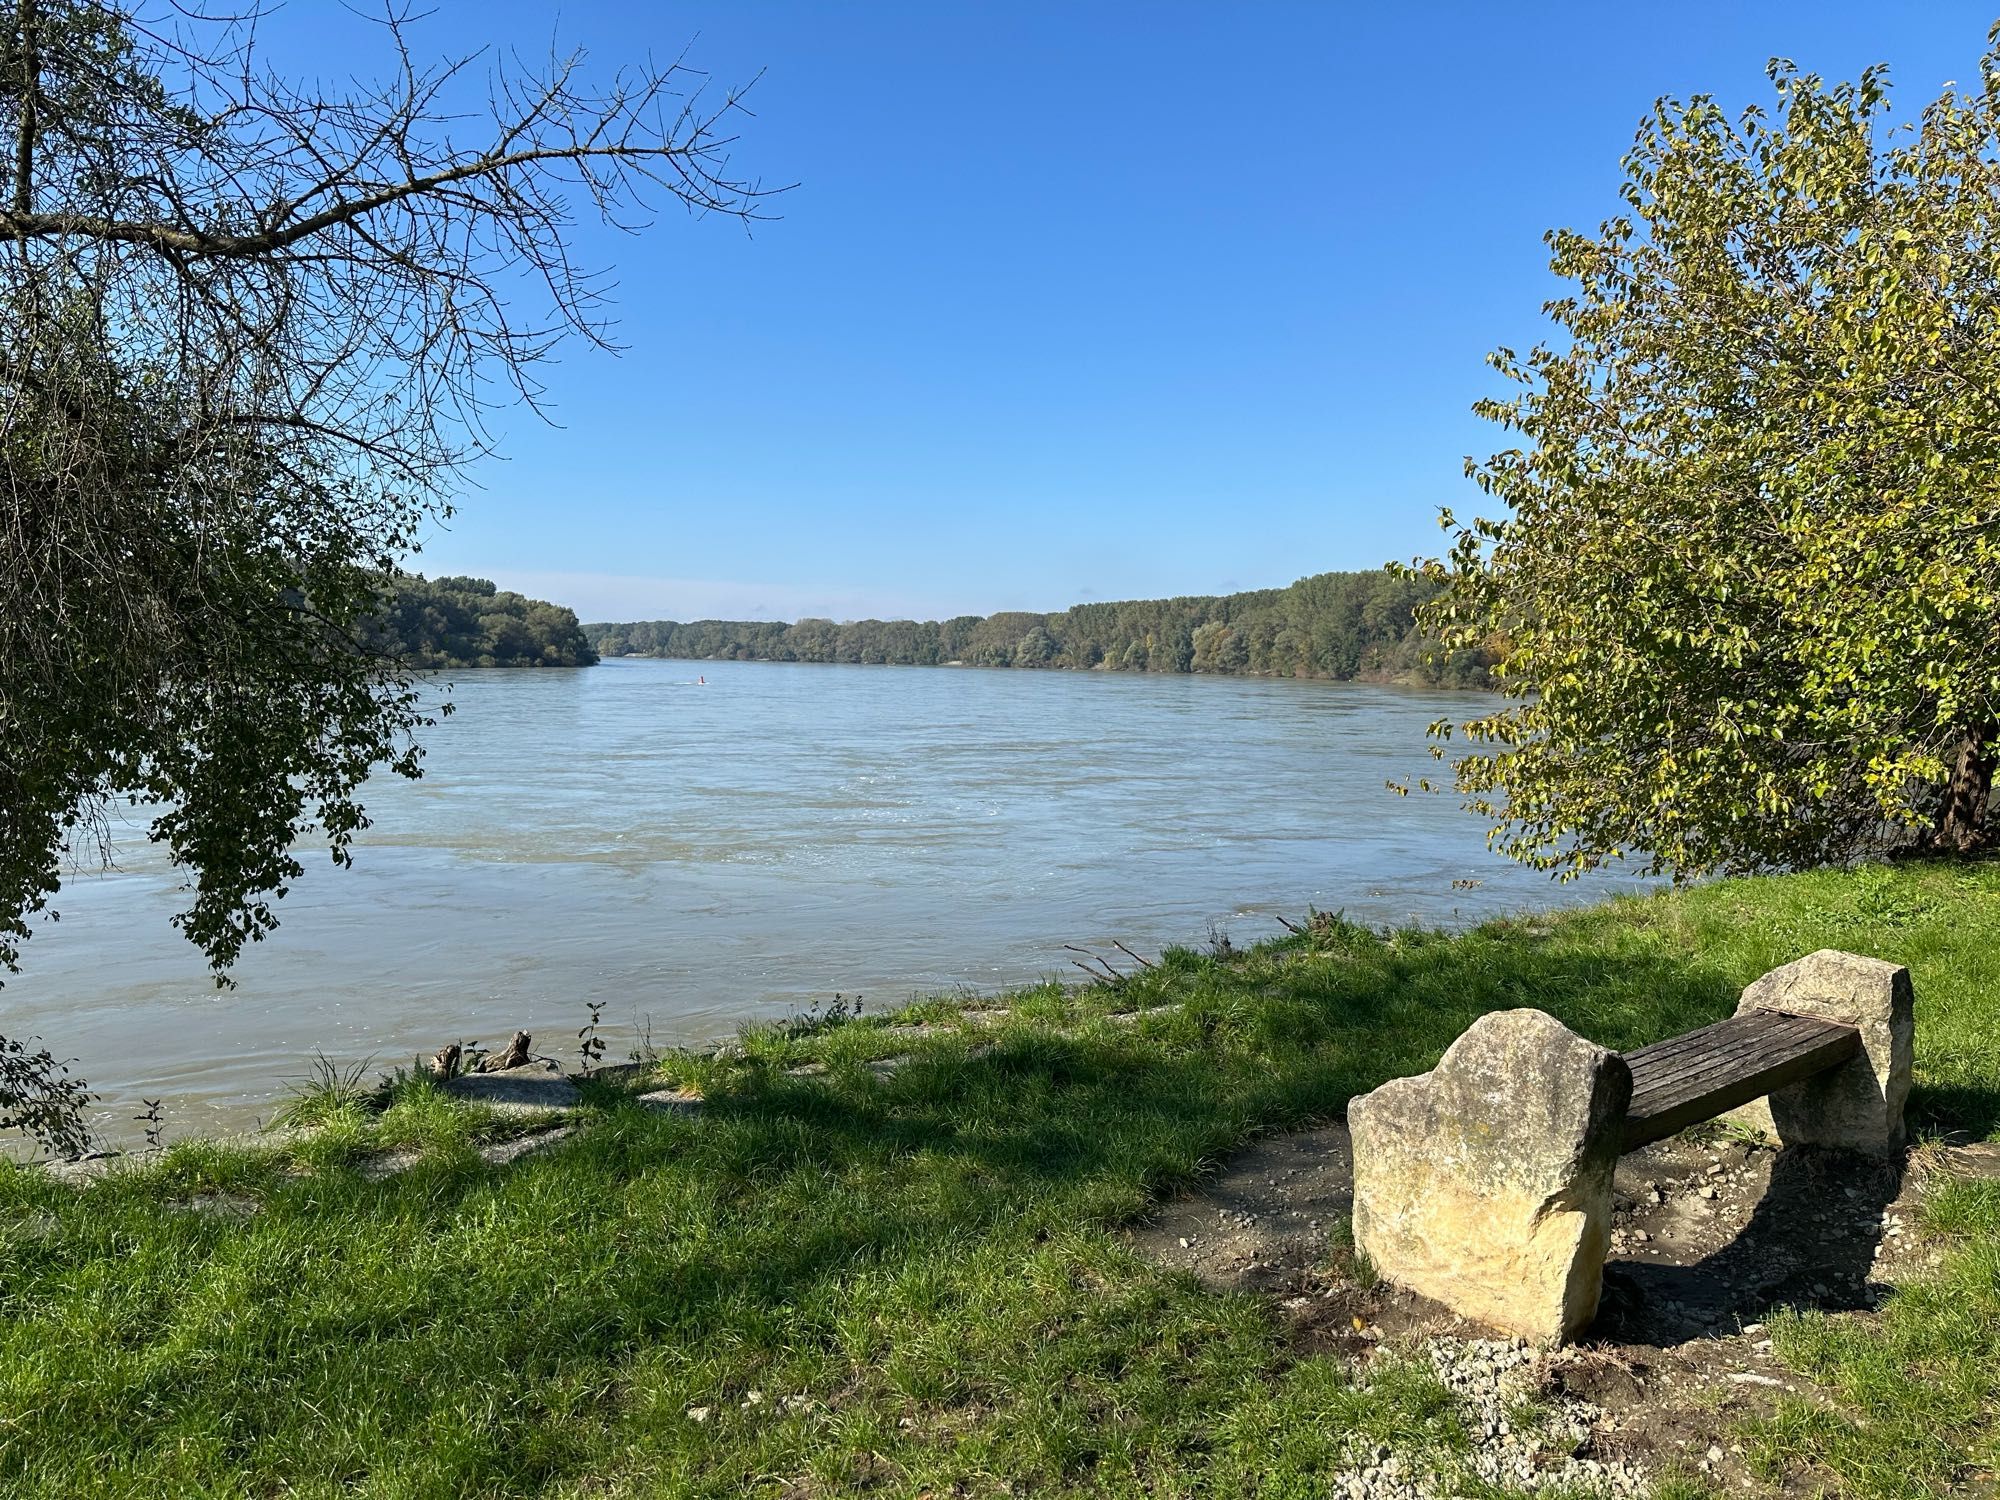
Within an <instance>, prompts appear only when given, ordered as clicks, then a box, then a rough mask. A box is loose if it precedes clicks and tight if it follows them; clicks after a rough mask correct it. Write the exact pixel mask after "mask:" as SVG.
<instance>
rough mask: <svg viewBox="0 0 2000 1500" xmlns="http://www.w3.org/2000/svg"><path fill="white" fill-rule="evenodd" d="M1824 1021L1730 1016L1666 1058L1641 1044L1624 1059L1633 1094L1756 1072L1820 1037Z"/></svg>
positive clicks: (1677, 1089) (1784, 1058)
mask: <svg viewBox="0 0 2000 1500" xmlns="http://www.w3.org/2000/svg"><path fill="white" fill-rule="evenodd" d="M1741 1019H1743V1020H1748V1019H1750V1018H1747V1017H1745V1018H1741ZM1829 1024H1830V1023H1827V1022H1824V1021H1813V1020H1799V1019H1795V1018H1792V1017H1784V1018H1782V1019H1781V1020H1780V1021H1779V1022H1777V1023H1774V1024H1772V1025H1769V1026H1754V1025H1753V1026H1744V1025H1741V1024H1737V1019H1736V1018H1732V1020H1731V1021H1729V1022H1724V1023H1721V1024H1719V1025H1717V1026H1715V1027H1711V1028H1704V1030H1705V1032H1706V1033H1707V1034H1706V1035H1705V1036H1704V1037H1703V1039H1702V1041H1703V1045H1702V1046H1701V1047H1699V1048H1693V1049H1685V1048H1684V1049H1682V1050H1680V1051H1678V1052H1676V1053H1674V1054H1672V1055H1670V1056H1667V1057H1665V1058H1662V1057H1660V1056H1659V1055H1658V1054H1655V1053H1651V1052H1648V1051H1647V1050H1646V1049H1644V1048H1642V1049H1640V1050H1639V1051H1638V1052H1635V1053H1633V1054H1631V1055H1630V1056H1628V1057H1627V1059H1626V1061H1627V1063H1628V1065H1629V1066H1630V1067H1631V1068H1632V1071H1633V1088H1632V1092H1633V1093H1634V1095H1645V1094H1648V1093H1653V1092H1658V1091H1662V1090H1665V1091H1680V1090H1683V1089H1685V1088H1687V1087H1690V1086H1693V1081H1694V1080H1696V1079H1699V1078H1702V1077H1707V1076H1714V1075H1716V1074H1718V1073H1730V1072H1758V1071H1761V1070H1762V1069H1763V1068H1765V1067H1766V1066H1769V1065H1772V1064H1777V1063H1782V1062H1784V1061H1786V1060H1788V1059H1789V1058H1790V1057H1791V1056H1792V1055H1793V1054H1794V1053H1795V1052H1797V1051H1798V1050H1799V1049H1800V1048H1802V1047H1803V1048H1811V1047H1812V1046H1813V1045H1815V1044H1816V1043H1818V1042H1820V1041H1822V1040H1824V1039H1825V1038H1826V1037H1827V1036H1828V1034H1829V1033H1828V1030H1827V1028H1828V1025H1829ZM1851 1029H1852V1028H1835V1030H1836V1031H1839V1030H1851Z"/></svg>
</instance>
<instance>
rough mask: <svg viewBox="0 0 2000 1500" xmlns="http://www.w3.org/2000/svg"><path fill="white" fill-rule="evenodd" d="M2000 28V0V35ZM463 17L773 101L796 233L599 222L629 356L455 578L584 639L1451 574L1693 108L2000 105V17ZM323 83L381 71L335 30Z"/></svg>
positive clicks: (507, 13)
mask: <svg viewBox="0 0 2000 1500" xmlns="http://www.w3.org/2000/svg"><path fill="white" fill-rule="evenodd" d="M1991 3H1992V0H1989V6H1990V5H1991ZM555 16H556V11H555V9H554V8H553V7H551V6H549V5H546V4H541V5H536V4H522V3H513V0H485V3H481V4H477V5H473V4H467V3H464V0H437V7H436V10H435V12H434V13H433V15H432V17H431V19H429V20H427V21H425V22H423V23H422V24H421V25H419V26H418V27H417V28H416V29H415V30H414V32H413V36H414V39H415V42H416V44H417V47H418V49H419V51H423V50H425V49H430V50H434V51H435V52H437V53H439V54H443V53H445V52H450V51H461V50H468V49H470V48H474V47H478V46H482V45H486V44H489V43H492V44H500V45H505V46H511V47H515V48H518V49H521V50H523V51H525V52H527V53H530V54H534V53H537V52H538V51H539V52H545V51H546V48H547V45H548V43H549V40H550V38H551V36H553V37H554V38H556V39H557V40H558V41H559V42H560V43H561V44H563V45H564V46H569V45H575V46H581V47H584V48H586V49H587V50H588V51H589V52H590V53H591V55H592V59H593V62H594V64H595V65H597V66H599V67H602V68H604V69H606V70H609V69H611V68H613V67H615V66H616V65H617V64H618V62H619V61H620V60H621V59H629V58H633V57H637V56H641V55H643V54H646V53H649V52H650V53H651V54H652V55H654V56H655V57H668V56H671V55H673V54H676V53H679V52H681V51H682V50H683V49H687V51H688V58H689V61H690V62H692V63H694V64H695V65H697V66H700V67H702V68H704V69H706V70H707V71H709V72H710V73H711V74H713V75H714V77H715V78H716V80H717V81H718V83H726V82H731V81H743V80H746V79H748V78H749V77H751V76H752V75H753V74H755V73H756V72H757V71H758V70H760V69H761V70H763V73H764V77H763V79H762V81H761V82H760V83H759V84H758V85H757V87H756V89H755V91H754V93H753V95H752V103H753V107H754V108H755V109H756V111H757V118H756V119H754V120H750V121H746V122H745V123H744V128H743V139H742V142H741V144H740V145H739V147H738V148H737V157H736V160H737V163H738V165H739V166H741V167H742V168H743V169H744V170H745V172H746V173H753V174H755V175H758V176H761V177H762V178H763V179H765V180H766V181H767V182H770V183H779V182H790V181H796V182H798V183H799V184H800V185H799V186H798V188H797V189H796V190H795V191H793V192H791V193H789V194H787V195H785V196H784V198H783V199H782V200H780V201H779V203H778V204H777V205H776V211H777V212H778V213H780V214H781V215H782V218H781V219H779V220H778V221H777V222H774V223H769V224H764V225H761V226H759V227H758V228H757V229H756V231H755V232H754V234H751V235H747V236H746V234H745V233H744V232H743V230H742V229H741V228H740V227H739V226H737V225H735V224H733V223H730V222H726V221H709V222H699V221H692V220H689V219H687V218H686V217H684V216H680V215H676V214H668V215H666V216H664V217H663V218H662V220H661V221H660V222H659V224H658V225H657V226H656V227H655V228H653V229H652V230H651V231H649V232H648V233H646V234H645V235H644V236H642V237H639V238H636V239H624V238H620V237H608V236H605V235H602V234H599V233H595V232H593V233H589V234H586V235H584V236H582V239H581V248H582V253H583V255H584V257H585V258H586V259H588V260H592V261H594V262H595V263H598V264H607V265H612V266H615V268H616V274H617V281H618V283H619V292H618V302H619V317H620V329H619V333H620V337H621V339H622V341H623V342H625V343H626V344H628V345H629V346H630V347H629V349H628V351H627V352H626V353H624V354H623V355H621V356H618V357H615V358H614V357H608V356H604V355H600V354H595V353H592V352H590V351H588V350H587V349H584V348H582V347H580V346H579V347H575V348H572V349H571V350H570V351H568V353H567V354H566V356H565V358H564V360H563V362H562V364H561V366H560V367H559V368H556V369H554V370H552V371H550V372H549V379H550V384H551V395H552V399H553V402H554V404H555V407H556V412H557V418H558V420H559V422H560V423H561V426H559V427H551V426H548V425H545V424H542V423H540V422H538V421H535V420H533V419H529V418H524V417H510V418H508V419H505V420H504V421H503V422H502V423H501V431H502V436H503V453H504V458H503V459H502V460H499V461H495V462H491V463H488V464H486V465H484V466H482V468H481V469H480V470H479V472H478V474H477V475H476V479H477V482H478V485H479V486H480V487H479V488H478V489H476V490H473V491H471V492H469V493H468V494H466V496H465V497H464V500H463V505H462V509H461V511H460V514H459V515H458V517H457V518H456V519H455V520H454V521H453V522H452V523H451V525H450V528H449V529H448V530H441V531H439V532H438V533H437V534H435V535H434V536H433V537H432V538H431V539H430V541H429V542H428V544H427V545H426V548H425V551H424V555H423V557H422V558H421V559H420V565H421V566H422V567H423V568H424V570H425V571H427V572H432V573H440V572H473V573H480V574H484V575H487V576H490V577H492V578H494V579H496V580H498V581H499V582H500V583H501V584H502V585H503V586H504V587H512V588H519V589H522V590H524V591H527V592H530V593H537V594H542V595H545V596H547V597H552V598H555V599H557V600H559V601H561V602H565V603H568V604H571V605H573V606H575V608H576V609H577V610H578V612H579V613H581V614H582V615H583V616H584V617H585V618H587V619H604V618H617V619H632V618H659V617H670V618H681V619H687V618H694V617H697V616H704V615H707V616H715V615H719V616H725V617H732V618H759V617H763V618H793V617H796V616H798V615H801V614H827V615H832V616H834V617H836V618H852V617H859V616H863V615H870V614H874V615H884V616H887V615H907V614H914V615H919V616H932V615H939V614H954V613H986V612H989V611H992V610H996V609H1058V608H1062V607H1064V606H1067V605H1069V604H1072V603H1075V602H1079V601H1082V600H1087V599H1110V598H1133V597H1152V596H1158V595H1167V594H1177V593H1217V592H1225V591H1229V590H1233V589H1239V588H1256V587H1264V586H1269V585H1275V584H1283V583H1286V582H1289V581H1290V580H1291V579H1293V578H1294V577H1297V576H1299V575H1300V574H1303V573H1309V572H1318V571H1321V570H1324V569H1328V568H1360V567H1373V566H1376V565H1378V564H1380V563H1382V562H1383V561H1385V560H1387V559H1388V558H1391V557H1408V556H1410V555H1412V554H1414V553H1416V552H1418V551H1419V550H1430V549H1432V548H1433V546H1434V543H1435V542H1436V541H1437V539H1438V537H1439V533H1438V532H1437V530H1436V528H1435V524H1434V516H1435V512H1436V507H1437V506H1438V505H1439V504H1455V505H1458V506H1461V507H1463V508H1470V507H1471V506H1472V503H1473V501H1474V499H1475V498H1476V496H1475V493H1474V492H1473V491H1472V489H1471V487H1470V485H1469V484H1468V482H1467V481H1466V480H1465V479H1464V477H1463V473H1462V465H1463V460H1464V458H1465V456H1466V455H1467V454H1468V453H1474V452H1477V453H1481V454H1483V453H1485V452H1486V451H1488V450H1489V449H1490V448H1492V447H1494V446H1500V445H1503V444H1502V443H1501V442H1500V435H1499V434H1498V433H1497V432H1496V431H1493V430H1489V429H1487V428H1486V427H1485V425H1484V424H1482V423H1480V422H1478V421H1477V420H1476V419H1474V418H1473V417H1472V416H1471V414H1470V412H1469V411H1468V407H1469V405H1470V403H1471V402H1472V401H1473V400H1474V399H1475V398H1476V397H1478V396H1480V395H1481V394H1485V393H1487V392H1489V391H1491V390H1493V389H1494V382H1493V380H1492V378H1491V376H1490V374H1489V372H1488V371H1487V370H1486V369H1485V366H1484V364H1483V356H1484V354H1485V352H1486V351H1487V350H1488V349H1490V348H1492V347H1493V346H1495V345H1497V344H1511V345H1515V346H1525V345H1527V344H1530V343H1532V342H1533V341H1534V339H1535V338H1536V337H1537V336H1538V334H1539V333H1540V331H1541V328H1542V323H1541V319H1540V314H1539V307H1540V304H1541V302H1542V300H1543V299H1544V298H1545V297H1546V296H1547V295H1549V293H1550V291H1551V290H1552V285H1553V283H1552V282H1551V279H1550V278H1549V276H1548V274H1547V269H1546V254H1545V250H1544V247H1543V245H1542V243H1541V235H1542V233H1543V231H1544V230H1546V229H1548V228H1549V227H1551V226H1553V225H1557V224H1582V225H1588V224H1595V223H1596V222H1597V221H1598V220H1599V219H1601V218H1603V217H1604V216H1605V215H1606V214H1608V213H1610V212H1612V211H1614V210H1615V208H1616V206H1617V204H1616V198H1615V192H1616V188H1617V184H1618V180H1619V174H1618V159H1619V157H1620V155H1621V154H1622V152H1623V151H1624V149H1625V147H1626V146H1627V145H1628V143H1629V142H1630V140H1631V137H1632V133H1633V130H1634V128H1635V126H1636V124H1637V121H1638V119H1639V117H1640V116H1641V115H1642V114H1643V113H1644V112H1645V110H1646V109H1647V107H1648V106H1649V105H1650V103H1651V102H1652V101H1653V100H1654V99H1655V98H1656V97H1657V96H1659V95H1661V94H1669V93H1671V94H1681V95H1684V94H1687V93H1691V92H1708V93H1712V94H1714V95H1716V96H1717V97H1718V98H1719V99H1720V100H1722V101H1723V102H1724V103H1725V105H1728V106H1730V107H1732V108H1734V107H1736V106H1739V105H1741V104H1743V103H1746V102H1750V101H1752V100H1764V99H1768V97H1769V96H1768V87H1767V85H1766V84H1765V82H1764V79H1763V72H1762V70H1763V65H1764V62H1765V59H1766V58H1768V57H1769V56H1771V55H1773V54H1781V55H1784V56H1789V57H1791V58H1793V59H1794V60H1796V61H1797V62H1798V63H1800V64H1801V65H1802V66H1804V67H1807V68H1810V69H1814V70H1817V71H1821V72H1824V73H1827V74H1829V75H1833V76H1841V77H1851V76H1853V75H1854V74H1856V73H1858V72H1859V70H1860V69H1861V68H1862V67H1863V66H1865V65H1866V64H1868V63H1870V62H1873V61H1877V60H1881V61H1886V62H1888V63H1889V64H1891V66H1892V68H1893V70H1894V73H1893V77H1894V80H1895V82H1896V85H1897V88H1896V93H1895V97H1896V98H1897V100H1898V101H1899V113H1901V114H1903V115H1904V116H1905V117H1909V116H1911V115H1914V114H1915V113H1916V111H1917V110H1918V109H1919V108H1920V107H1921V105H1922V104H1923V103H1924V102H1925V101H1926V100H1928V99H1929V98H1930V97H1932V96H1933V95H1935V94H1936V92H1937V91H1938V89H1939V87H1940V85H1942V84H1943V83H1944V82H1945V81H1946V80H1947V79H1961V80H1969V79H1971V78H1973V77H1975V76H1976V71H1977V70H1976V62H1977V59H1978V57H1979V55H1980V51H1981V49H1982V46H1983V43H1984V37H1985V33H1986V29H1987V27H1988V25H1989V24H1990V23H1991V21H1992V19H1993V16H1994V10H1993V9H1991V8H1988V9H1981V8H1979V7H1977V6H1969V5H1964V4H1957V3H1947V0H1923V3H1914V0H1902V3H1899V0H1873V3H1847V0H1812V3H1797V4H1780V3H1759V4H1752V3H1722V0H1711V3H1707V4H1702V3H1692V4H1682V5H1677V6H1673V7H1656V6H1645V5H1606V4H1603V3H1601V0H1591V3H1578V4H1569V5H1556V4H1535V3H1527V0H1521V3H1511V4H1494V3H1483V4H1432V5H1421V4H1400V5H1370V6H1362V5H1351V4H1334V3H1316V4H1307V3H1302V0H1301V3H1275V0H1273V3H1243V0H1215V3H1212V4H1207V5H1192V4H1182V3H1174V0H1147V3H1143V4H1141V3H1133V4H1113V3H1093V0H1063V3H1045V4H1044V3H1028V0H1006V3H997V0H996V3H982V4H972V3H949V0H912V3H897V4H891V3H886V0H884V3H869V4H832V3H813V4H808V3H803V0H799V3H789V4H785V3H775V0H730V3H723V0H701V3H692V4H648V3H640V0H572V3H569V4H566V5H564V6H563V7H562V9H561V13H560V19H559V20H557V19H554V17H555ZM265 40H266V43H267V45H268V47H269V49H270V54H269V55H270V57H271V58H272V60H273V61H274V62H277V63H278V64H279V65H280V66H283V67H285V68H287V70H289V71H300V72H306V73H320V74H325V73H329V72H347V71H350V70H351V71H356V72H362V73H367V72H371V71H379V68H378V67H377V66H376V64H377V62H379V60H380V57H381V53H380V42H379V36H378V35H377V34H376V33H375V32H374V31H372V30H371V28H369V27H367V26H366V25H364V24H362V23H360V22H358V21H356V20H354V19H353V18H352V16H351V14H350V13H349V12H347V11H346V10H345V9H344V8H342V7H341V6H338V5H336V4H334V3H332V0H293V3H292V4H291V5H290V7H289V8H288V9H286V10H285V11H283V12H282V13H281V14H280V15H279V16H278V17H277V18H276V20H275V22H274V23H273V24H272V25H270V26H268V27H267V28H266V31H265Z"/></svg>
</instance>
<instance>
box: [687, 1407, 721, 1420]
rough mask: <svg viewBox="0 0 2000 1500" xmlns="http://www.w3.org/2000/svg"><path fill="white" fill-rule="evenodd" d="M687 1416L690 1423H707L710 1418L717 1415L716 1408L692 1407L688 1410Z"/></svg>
mask: <svg viewBox="0 0 2000 1500" xmlns="http://www.w3.org/2000/svg"><path fill="white" fill-rule="evenodd" d="M687 1415H688V1420H689V1421H690V1422H706V1421H707V1420H708V1419H709V1418H710V1417H712V1416H714V1415H715V1408H714V1407H712V1406H690V1407H689V1408H688V1409H687Z"/></svg>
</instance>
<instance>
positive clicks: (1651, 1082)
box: [1622, 1011, 1861, 1151]
mask: <svg viewBox="0 0 2000 1500" xmlns="http://www.w3.org/2000/svg"><path fill="white" fill-rule="evenodd" d="M1860 1051H1861V1033H1860V1032H1859V1031H1856V1030H1855V1029H1854V1028H1853V1027H1852V1026H1841V1025H1838V1024H1836V1023H1834V1022H1831V1021H1822V1020H1820V1019H1818V1018H1817V1017H1814V1016H1794V1015H1788V1014H1786V1013H1784V1012H1782V1011H1750V1012H1746V1013H1745V1014H1743V1015H1740V1016H1731V1017H1730V1018H1729V1019H1728V1020H1726V1021H1717V1022H1716V1023H1715V1024H1714V1025H1713V1026H1704V1027H1702V1028H1701V1029H1700V1030H1698V1031H1691V1032H1688V1033H1687V1034H1686V1035H1685V1036H1678V1037H1669V1038H1668V1039H1667V1040H1666V1041H1663V1042H1655V1043H1653V1044H1652V1045H1651V1046H1648V1047H1640V1048H1637V1049H1635V1050H1633V1051H1631V1052H1628V1053H1626V1054H1625V1062H1626V1065H1627V1066H1628V1067H1630V1068H1631V1070H1632V1105H1631V1108H1630V1110H1629V1111H1628V1112H1627V1114H1626V1116H1625V1132H1624V1143H1623V1146H1622V1149H1623V1150H1626V1151H1632V1150H1636V1149H1637V1148H1638V1147H1640V1146H1644V1145H1647V1144H1649V1143H1650V1142H1653V1141H1657V1140H1662V1139H1664V1138H1665V1137H1667V1136H1670V1135H1673V1134H1674V1133H1675V1132H1676V1131H1681V1130H1685V1129H1686V1128H1687V1127H1688V1126H1690V1125H1693V1124H1696V1123H1697V1122H1699V1121H1702V1120H1710V1119H1713V1118H1714V1117H1715V1116H1717V1115H1719V1114H1721V1113H1723V1112H1724V1111H1725V1110H1731V1109H1734V1108H1736V1107H1737V1106H1738V1105H1739V1104H1748V1103H1749V1102H1750V1101H1751V1100H1752V1099H1761V1098H1762V1097H1763V1096H1764V1095H1766V1094H1768V1093H1770V1092H1771V1091H1772V1090H1774V1089H1780V1088H1783V1087H1785V1085H1787V1084H1791V1083H1797V1082H1798V1081H1799V1080H1800V1079H1802V1078H1810V1077H1811V1076H1812V1075H1813V1074H1815V1073H1820V1072H1824V1071H1826V1070H1827V1069H1828V1068H1836V1067H1839V1066H1840V1065H1841V1064H1842V1063H1844V1062H1846V1061H1847V1060H1848V1059H1849V1058H1851V1057H1853V1056H1855V1055H1856V1054H1857V1053H1859V1052H1860Z"/></svg>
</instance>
